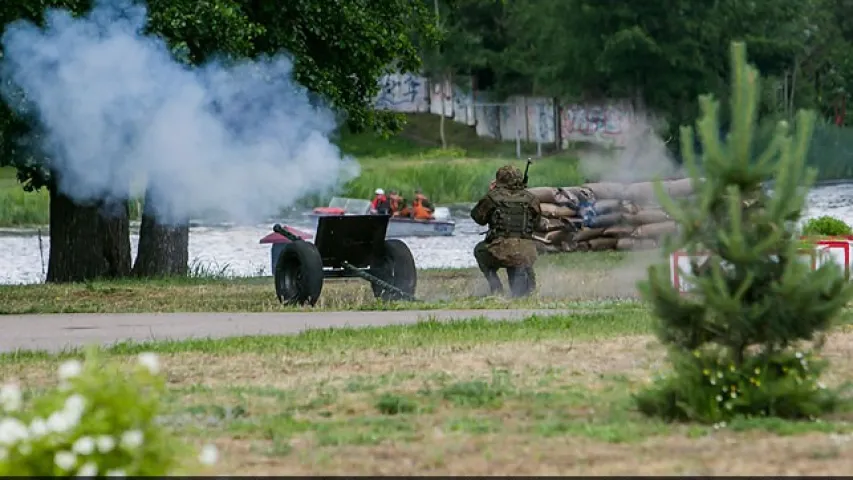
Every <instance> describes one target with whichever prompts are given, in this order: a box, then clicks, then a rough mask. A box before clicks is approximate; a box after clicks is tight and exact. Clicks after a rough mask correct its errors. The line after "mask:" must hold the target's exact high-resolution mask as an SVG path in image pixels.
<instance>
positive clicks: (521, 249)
mask: <svg viewBox="0 0 853 480" xmlns="http://www.w3.org/2000/svg"><path fill="white" fill-rule="evenodd" d="M541 214H542V210H541V208H540V206H539V200H538V199H537V198H536V197H535V196H533V194H531V193H530V192H528V191H527V190H526V189H525V185H524V183H523V177H522V174H521V171H520V170H519V169H518V168H516V167H513V166H512V165H506V166H503V167H501V168H499V169H498V171H497V174H496V175H495V180H494V181H493V182H492V184H491V185H490V187H489V193H487V194H486V196H484V197H483V198H482V199H481V200H480V201H479V202H478V203H477V205H475V206H474V208H473V209H472V210H471V218H472V219H473V220H474V221H475V222H477V224H478V225H488V226H489V231H488V233H487V234H486V239H485V240H484V241H482V242H480V243H478V244H477V246H476V247H474V258H476V259H477V265H478V266H479V267H480V271H481V272H483V275H485V276H486V280H487V281H488V282H489V289H490V290H491V292H492V294H499V293H502V292H503V285H502V284H501V281H500V278H498V269H500V268H506V269H507V276H508V277H509V286H510V292H511V293H512V296H514V297H516V296H526V295H529V294H530V293H532V292H533V290H534V289H535V288H536V276H535V274H534V272H533V264H534V263H535V262H536V256H537V253H536V244H535V242H534V240H533V227H534V225H537V224H538V222H539V221H540V217H541Z"/></svg>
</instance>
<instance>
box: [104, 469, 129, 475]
mask: <svg viewBox="0 0 853 480" xmlns="http://www.w3.org/2000/svg"><path fill="white" fill-rule="evenodd" d="M104 475H106V476H107V477H126V476H127V474H126V473H124V470H118V469H116V470H107V473H105V474H104Z"/></svg>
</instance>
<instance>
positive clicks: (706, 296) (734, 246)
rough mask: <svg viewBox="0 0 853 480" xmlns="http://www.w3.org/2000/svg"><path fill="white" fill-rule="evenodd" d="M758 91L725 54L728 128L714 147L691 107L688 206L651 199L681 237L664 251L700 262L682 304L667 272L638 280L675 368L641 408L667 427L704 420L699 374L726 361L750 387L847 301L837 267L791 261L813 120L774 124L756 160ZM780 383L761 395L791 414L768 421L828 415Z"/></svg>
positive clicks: (737, 56)
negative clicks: (664, 409)
mask: <svg viewBox="0 0 853 480" xmlns="http://www.w3.org/2000/svg"><path fill="white" fill-rule="evenodd" d="M759 81H760V77H759V76H758V73H757V71H756V70H755V68H754V67H752V66H750V65H748V64H747V61H746V49H745V46H744V44H742V43H733V44H732V81H731V94H730V101H731V106H730V110H731V117H732V118H731V125H732V128H731V132H730V133H729V135H728V136H727V137H726V139H725V140H724V141H721V140H720V138H719V133H718V132H719V123H718V104H717V102H716V101H715V100H714V99H713V98H712V97H711V96H708V95H706V96H703V97H701V98H700V104H701V106H702V111H703V116H702V117H701V119H700V120H699V121H698V122H697V128H698V133H699V138H700V140H701V143H702V151H703V152H704V153H703V155H702V166H703V168H704V178H702V177H700V174H699V171H698V168H697V159H696V153H695V152H694V148H693V145H694V142H693V129H691V128H689V127H684V128H682V138H681V140H682V142H681V146H682V153H683V155H684V158H685V161H686V165H687V167H688V170H689V171H690V173H691V177H692V178H693V181H694V184H695V185H696V198H695V199H692V200H687V201H682V202H675V201H674V200H672V199H671V198H669V197H668V196H667V195H666V193H665V192H664V190H663V187H662V185H661V184H658V185H657V189H658V197H659V200H660V201H661V203H662V205H663V206H664V208H665V209H666V211H667V212H668V213H669V214H670V215H671V216H672V217H673V218H674V219H675V221H676V222H677V223H678V224H679V226H680V227H681V228H680V230H681V231H680V235H679V236H678V237H677V238H675V239H671V241H670V242H668V245H667V250H668V251H669V252H672V251H674V250H677V249H684V250H686V251H687V252H688V254H691V255H692V256H694V257H695V256H697V255H699V254H700V252H701V253H702V254H704V255H707V257H706V258H705V259H704V260H703V261H702V265H701V266H700V265H699V261H696V260H694V262H693V265H692V270H693V273H690V274H685V275H684V277H685V280H686V281H687V282H689V283H690V284H692V285H693V286H694V291H692V292H691V294H690V295H689V296H685V295H682V294H681V293H680V292H679V291H677V290H676V289H675V288H674V287H673V286H672V284H671V283H670V277H669V275H670V272H669V268H668V266H663V265H658V266H654V267H651V268H650V269H649V278H648V280H647V281H645V282H641V283H640V285H639V286H640V289H641V292H642V294H643V296H644V298H645V299H646V300H648V301H649V302H650V303H651V304H652V308H653V311H654V312H655V315H656V316H657V317H658V318H659V324H658V326H657V335H658V337H659V338H660V340H661V341H662V342H663V343H664V344H666V345H668V346H669V348H670V349H672V351H673V354H672V358H673V362H674V364H673V367H674V369H675V370H674V376H675V379H674V380H669V381H665V382H662V383H659V384H657V385H656V386H654V387H653V388H652V389H651V390H650V391H649V392H647V394H646V395H645V397H644V398H645V400H644V404H645V405H649V404H650V403H652V404H654V403H656V404H658V405H670V406H671V408H672V409H675V410H676V411H669V412H668V413H667V414H666V416H669V417H686V418H691V419H694V420H708V418H711V417H709V416H708V415H710V414H708V413H707V412H708V411H709V410H708V408H707V407H706V406H704V405H707V404H708V403H709V402H712V401H713V400H714V397H703V396H701V394H700V393H699V392H701V391H702V389H703V388H704V386H703V385H702V384H701V383H696V382H698V379H699V377H698V376H697V375H696V373H695V371H696V369H697V368H698V369H699V370H700V371H702V370H704V369H705V368H706V367H707V366H708V365H710V364H712V363H713V362H718V358H719V357H720V356H722V358H724V359H725V361H726V362H731V367H730V368H733V369H734V371H733V372H732V373H734V374H736V375H738V376H739V377H740V378H749V375H750V374H749V372H750V371H751V370H752V369H754V368H756V366H760V365H764V366H765V367H769V366H771V365H773V364H774V363H773V362H779V361H780V360H779V359H780V358H783V359H784V358H787V357H785V352H788V349H789V348H790V347H791V345H794V344H796V343H798V342H801V341H810V340H814V339H815V337H816V336H818V334H819V333H820V332H822V331H825V330H826V329H827V328H828V327H829V326H830V325H831V322H832V321H833V319H834V318H835V317H836V315H837V314H838V313H839V312H840V311H841V309H842V308H844V306H845V305H846V304H847V302H848V301H849V300H850V299H851V298H853V286H851V285H850V284H849V283H848V282H847V281H846V279H845V278H844V277H843V276H842V274H841V271H840V269H839V267H838V266H837V265H836V264H834V263H832V262H828V263H826V264H824V265H822V266H820V267H819V268H817V269H816V270H813V271H812V270H811V269H810V266H809V265H808V263H809V262H804V261H803V259H802V253H801V251H800V249H801V248H802V247H803V246H802V245H801V242H800V240H799V238H798V236H799V235H798V232H797V229H796V223H797V221H798V220H799V218H800V215H801V212H802V209H803V206H804V204H805V195H806V191H807V189H808V187H810V186H811V185H812V183H813V181H814V177H815V172H814V171H813V170H812V169H808V168H807V167H806V165H805V160H806V154H807V151H808V142H809V138H810V135H811V129H812V125H813V123H814V114H813V113H812V112H800V113H799V114H798V119H797V122H796V125H797V129H796V131H795V133H794V135H793V137H792V136H790V135H789V134H788V126H787V125H786V124H785V123H784V122H781V123H780V124H779V126H778V128H777V131H776V135H775V137H774V138H773V141H772V142H770V144H769V145H768V146H767V147H766V148H765V149H764V150H763V151H758V152H754V151H753V150H754V143H755V142H754V137H755V131H756V114H757V104H758V95H757V89H758V84H759ZM770 178H772V179H773V180H774V181H775V183H774V188H773V193H772V195H770V194H768V193H767V191H765V190H764V189H763V187H762V182H763V181H765V180H768V179H770ZM815 348H817V347H815ZM716 349H721V350H719V351H718V350H716ZM720 351H722V353H720ZM692 352H698V357H695V356H694V357H693V358H692V359H691V361H692V362H694V363H695V364H696V365H695V366H694V367H695V368H694V367H690V368H688V367H685V366H684V365H685V361H682V359H688V358H691V357H690V353H692ZM712 353H713V355H714V356H713V357H708V355H711V354H712ZM780 356H781V357H780ZM709 362H710V363H709ZM782 377H784V375H782ZM780 382H781V383H780ZM785 382H786V381H783V380H774V386H773V388H772V389H770V390H767V392H770V393H767V395H770V394H773V395H782V397H774V398H773V402H775V403H776V404H784V403H786V402H787V403H786V404H788V405H794V406H795V407H796V408H793V407H792V408H793V410H791V409H789V410H785V411H784V412H782V411H779V410H774V412H775V414H779V415H781V414H783V413H784V414H785V415H793V414H794V413H797V414H801V415H807V414H809V415H810V414H813V413H814V412H812V411H811V410H809V409H808V408H811V407H808V408H807V405H818V404H819V405H828V404H827V403H825V402H818V401H817V399H816V398H815V397H814V396H812V397H809V395H810V394H808V392H805V391H800V390H796V391H795V392H792V391H789V390H788V389H786V388H787V387H786V388H782V386H780V385H788V384H787V383H785ZM777 384H778V385H777ZM691 385H692V387H691ZM777 387H778V388H777ZM691 389H695V392H694V393H691V394H690V395H688V396H686V397H685V396H684V395H685V394H684V392H686V391H691ZM706 393H707V392H706ZM792 395H797V398H796V399H795V398H793V397H792ZM811 395H817V393H813V394H811ZM650 396H651V397H654V396H658V397H659V402H654V401H650V400H649V398H650ZM673 397H674V398H675V400H672V401H671V399H672V398H673ZM668 398H669V399H670V400H666V399H668ZM755 398H759V397H758V396H756V397H755ZM809 398H810V400H809V401H806V399H809ZM762 401H764V400H762ZM812 401H813V402H812ZM756 402H758V403H756V405H760V404H761V402H759V401H758V400H756ZM810 402H812V403H810ZM765 403H766V401H765ZM755 408H758V407H755ZM797 408H799V409H800V410H797ZM758 410H760V408H758ZM650 411H657V412H658V413H661V412H660V411H658V410H655V409H650ZM726 411H728V412H729V413H728V414H726V415H728V416H732V415H735V414H737V412H743V411H755V409H754V408H753V407H739V409H738V410H735V409H732V410H723V411H722V413H724V414H725V413H726ZM697 412H698V413H697ZM702 412H705V413H702ZM711 416H713V415H711Z"/></svg>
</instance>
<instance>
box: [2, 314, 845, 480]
mask: <svg viewBox="0 0 853 480" xmlns="http://www.w3.org/2000/svg"><path fill="white" fill-rule="evenodd" d="M850 317H851V315H850V314H849V313H848V314H846V315H845V318H843V319H842V321H841V322H840V323H841V325H839V326H838V327H836V329H835V331H834V332H833V334H832V335H831V336H830V339H829V342H828V345H827V349H826V353H827V357H828V358H829V359H830V360H831V361H832V362H833V365H832V368H831V369H830V371H829V373H828V374H827V375H826V376H825V378H824V381H825V382H826V383H827V384H829V385H837V384H839V383H841V382H843V381H847V380H850V377H851V371H853V363H851V358H853V357H851V355H850V353H851V346H853V335H851V331H850V329H849V328H848V327H847V326H846V325H847V323H848V322H849V320H850ZM34 321H37V319H34ZM652 325H653V319H652V318H651V317H650V315H649V313H648V310H647V309H645V308H642V307H639V306H637V305H630V304H625V305H609V306H601V307H600V308H599V309H597V310H592V311H587V312H586V313H583V314H577V315H572V316H539V317H530V318H528V319H526V320H523V321H515V322H512V321H502V322H495V321H488V320H484V319H469V320H460V321H455V322H450V323H443V322H437V321H425V322H422V323H420V324H416V325H409V326H394V327H380V328H364V329H338V330H314V331H309V332H306V333H303V334H300V335H296V336H284V337H275V336H269V337H249V338H238V339H228V340H195V341H188V342H170V343H154V344H148V345H132V344H126V345H119V346H116V347H114V348H112V349H111V350H110V352H109V354H110V355H112V356H113V357H114V358H116V359H122V360H123V361H127V362H133V361H135V360H134V358H133V357H132V356H131V355H132V354H135V353H138V352H140V351H155V352H158V353H160V354H161V361H162V367H163V370H164V372H165V375H166V376H167V379H168V385H169V394H168V396H167V397H166V398H165V403H166V411H165V412H163V416H162V421H163V422H164V425H166V427H167V428H170V429H173V430H174V431H175V432H176V433H177V434H178V435H179V436H181V437H182V438H184V439H186V440H187V441H189V442H191V443H193V444H196V445H199V446H200V445H202V444H204V443H207V442H210V441H213V442H215V444H216V445H217V446H218V447H219V449H220V452H221V454H222V458H221V463H220V464H219V465H218V466H216V467H215V470H214V472H212V473H215V474H230V475H234V474H240V475H421V474H429V475H451V474H452V475H556V474H561V475H629V474H630V475H637V474H641V475H667V474H670V475H671V474H678V475H712V474H717V475H719V474H729V475H783V474H797V475H806V474H808V475H828V474H833V475H841V474H845V473H847V472H849V471H850V468H851V467H853V455H851V454H853V451H851V445H853V442H850V439H851V436H850V431H851V426H850V420H853V413H851V412H849V411H842V412H840V413H837V414H834V415H833V416H832V417H828V418H824V419H821V421H819V422H787V421H781V420H761V419H753V420H740V421H735V422H731V423H730V424H728V425H725V426H724V427H722V428H715V427H714V426H705V425H696V424H683V425H679V424H667V423H664V422H662V421H659V420H655V419H650V418H646V417H644V416H642V415H641V414H639V413H638V412H636V411H635V409H634V407H633V403H632V397H631V395H632V393H633V392H635V391H637V390H638V389H640V388H642V387H643V386H644V385H646V384H647V382H649V381H650V379H651V378H652V377H653V376H654V375H656V374H658V373H662V372H663V371H664V370H663V369H664V368H665V366H666V364H665V363H664V355H665V352H664V350H663V348H662V347H661V346H660V344H659V343H658V342H657V341H656V340H655V339H654V338H653V337H652V336H650V332H651V328H652ZM76 355H77V353H73V352H70V353H66V354H64V355H60V356H48V355H45V354H29V353H18V354H14V355H6V356H4V357H2V358H0V363H2V371H3V374H4V376H5V377H7V378H9V377H17V378H21V379H25V381H26V383H27V384H28V385H30V386H31V387H34V388H44V387H49V386H53V385H55V384H56V378H55V372H56V367H57V363H58V362H59V361H61V360H62V359H63V358H67V357H69V356H76Z"/></svg>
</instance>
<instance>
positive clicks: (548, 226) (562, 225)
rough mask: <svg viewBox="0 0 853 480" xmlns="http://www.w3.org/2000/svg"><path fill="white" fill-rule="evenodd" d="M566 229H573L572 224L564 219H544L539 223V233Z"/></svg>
mask: <svg viewBox="0 0 853 480" xmlns="http://www.w3.org/2000/svg"><path fill="white" fill-rule="evenodd" d="M566 228H569V229H573V227H572V226H571V224H569V223H568V222H566V221H565V220H564V219H562V218H546V217H542V221H541V222H540V223H539V231H540V232H543V233H547V232H553V231H554V230H565V229H566Z"/></svg>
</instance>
